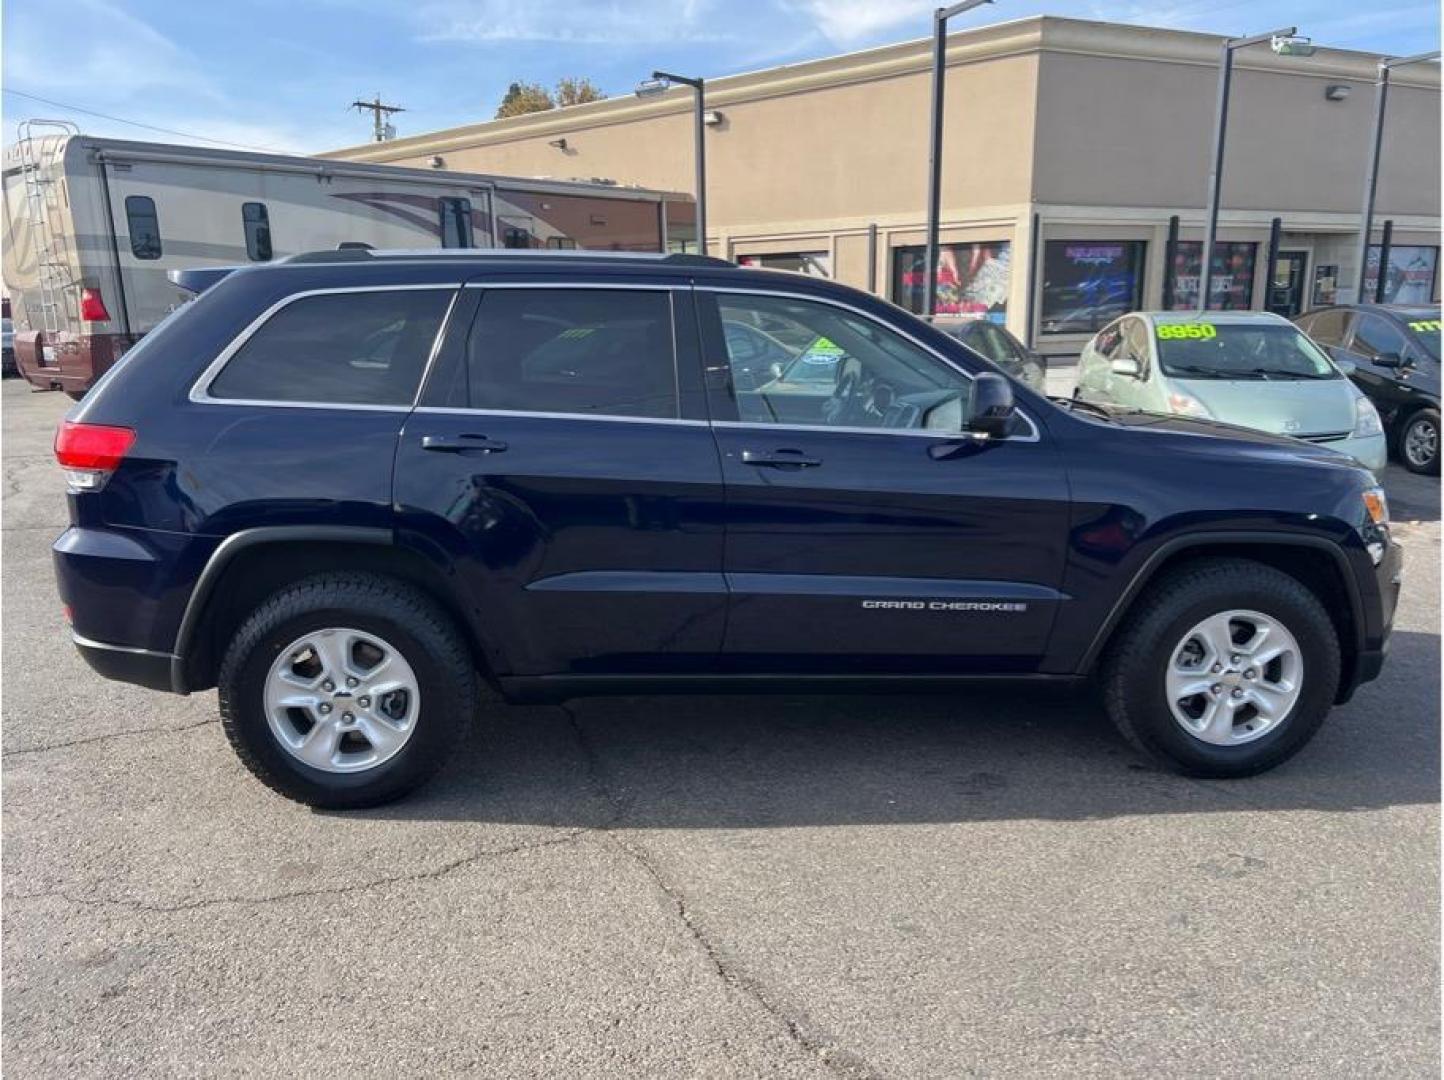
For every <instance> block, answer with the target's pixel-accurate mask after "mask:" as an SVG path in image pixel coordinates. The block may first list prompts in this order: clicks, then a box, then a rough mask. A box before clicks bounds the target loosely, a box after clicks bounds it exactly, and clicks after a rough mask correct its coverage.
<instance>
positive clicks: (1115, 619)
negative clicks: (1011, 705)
mask: <svg viewBox="0 0 1444 1080" xmlns="http://www.w3.org/2000/svg"><path fill="white" fill-rule="evenodd" d="M1215 544H1269V545H1273V546H1281V547H1308V548H1316V549H1318V550H1321V551H1326V552H1328V553H1329V556H1330V557H1331V558H1332V559H1333V560H1334V563H1335V565H1336V566H1337V567H1338V569H1339V573H1340V576H1341V577H1342V578H1343V580H1344V585H1345V591H1346V592H1347V593H1348V597H1349V611H1350V615H1351V616H1352V618H1353V623H1354V642H1353V645H1354V651H1355V653H1356V654H1357V653H1359V652H1361V651H1362V650H1363V648H1364V600H1363V597H1362V596H1360V595H1359V582H1358V579H1357V578H1356V577H1355V576H1354V570H1353V567H1351V566H1350V565H1349V559H1348V556H1347V555H1345V554H1344V549H1343V548H1341V547H1340V546H1339V545H1338V544H1337V543H1335V542H1334V541H1332V540H1329V539H1327V538H1325V537H1322V536H1309V535H1306V534H1304V533H1289V532H1237V531H1234V532H1201V533H1188V534H1186V535H1184V536H1175V537H1173V538H1172V539H1170V540H1165V541H1164V542H1163V543H1162V544H1160V545H1159V546H1158V547H1157V548H1156V549H1154V551H1153V552H1152V553H1151V554H1150V555H1149V556H1148V558H1146V559H1145V560H1144V561H1143V565H1142V566H1140V567H1139V568H1138V569H1137V571H1135V572H1134V575H1133V578H1132V579H1131V580H1130V581H1129V583H1128V586H1127V587H1126V588H1125V589H1124V590H1123V591H1122V592H1121V593H1119V594H1118V599H1117V600H1115V601H1114V602H1113V607H1112V608H1110V609H1109V611H1108V616H1107V617H1106V618H1105V619H1104V620H1103V622H1102V624H1101V625H1100V626H1099V627H1098V630H1097V632H1096V633H1095V634H1094V635H1093V640H1092V641H1091V642H1090V643H1089V645H1088V648H1087V650H1086V651H1085V652H1084V653H1083V657H1082V659H1081V660H1080V661H1079V662H1078V667H1077V674H1080V675H1083V674H1087V673H1088V672H1090V671H1092V670H1093V668H1094V666H1095V665H1096V664H1097V662H1098V657H1099V655H1100V654H1101V653H1102V651H1103V646H1104V645H1105V644H1106V643H1107V642H1108V639H1109V638H1110V637H1111V636H1112V635H1113V631H1114V630H1115V629H1117V627H1118V623H1119V622H1120V621H1121V620H1122V618H1123V616H1124V615H1125V614H1126V613H1127V611H1128V609H1129V607H1131V606H1132V604H1133V601H1134V600H1136V599H1137V598H1138V595H1139V594H1140V593H1141V592H1142V591H1143V590H1144V589H1145V588H1146V587H1147V586H1148V583H1149V582H1150V581H1151V580H1153V577H1154V575H1155V574H1157V572H1158V570H1159V568H1160V567H1161V566H1162V565H1163V563H1164V562H1166V561H1167V560H1168V558H1169V557H1170V556H1173V555H1176V554H1177V553H1178V552H1180V551H1185V550H1187V549H1188V548H1191V547H1210V546H1213V545H1215Z"/></svg>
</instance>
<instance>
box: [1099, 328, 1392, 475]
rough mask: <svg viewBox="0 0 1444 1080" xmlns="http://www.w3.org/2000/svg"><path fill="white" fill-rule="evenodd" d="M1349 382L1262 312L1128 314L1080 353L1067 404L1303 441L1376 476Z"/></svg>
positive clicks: (1370, 438) (1379, 429) (1374, 425)
mask: <svg viewBox="0 0 1444 1080" xmlns="http://www.w3.org/2000/svg"><path fill="white" fill-rule="evenodd" d="M1347 374H1348V372H1346V371H1344V370H1342V369H1341V367H1340V366H1339V365H1337V364H1336V363H1335V362H1334V361H1333V360H1331V359H1329V357H1328V355H1327V354H1326V353H1325V352H1324V351H1323V350H1322V349H1321V348H1319V347H1318V346H1317V345H1315V344H1314V343H1313V342H1312V341H1311V340H1309V338H1308V336H1307V335H1306V334H1304V333H1303V332H1302V331H1301V330H1299V328H1298V327H1296V326H1295V325H1294V324H1293V323H1291V322H1289V321H1288V320H1287V319H1285V318H1282V317H1281V316H1278V315H1274V314H1272V313H1270V312H1265V311H1210V312H1207V313H1199V312H1181V311H1135V312H1132V313H1130V314H1128V315H1124V316H1122V317H1121V318H1119V319H1115V320H1114V321H1113V322H1111V323H1109V324H1108V325H1107V326H1105V327H1104V328H1103V329H1102V330H1100V331H1099V332H1098V333H1097V334H1096V335H1094V337H1093V340H1092V341H1090V342H1089V343H1088V344H1087V345H1086V346H1085V347H1084V349H1083V355H1082V356H1081V357H1080V358H1079V361H1078V375H1077V386H1076V387H1075V388H1074V390H1073V396H1074V397H1075V398H1078V399H1079V400H1081V401H1086V402H1092V403H1094V404H1098V405H1116V406H1121V407H1124V408H1134V409H1141V410H1143V411H1144V412H1156V413H1178V414H1181V415H1185V416H1199V417H1204V418H1206V419H1212V420H1219V421H1222V422H1223V423H1226V424H1237V425H1239V426H1240V427H1248V428H1254V429H1255V430H1257V431H1267V432H1271V433H1273V434H1276V435H1291V436H1293V437H1294V438H1298V439H1307V440H1308V441H1309V442H1313V443H1318V444H1319V445H1321V446H1327V447H1329V448H1331V449H1334V450H1338V451H1341V452H1342V453H1345V454H1348V455H1349V456H1350V457H1352V458H1354V459H1355V460H1357V461H1358V462H1360V464H1362V465H1364V466H1365V467H1366V468H1368V469H1371V470H1372V471H1374V472H1375V473H1378V472H1380V471H1382V470H1383V468H1384V465H1385V463H1386V462H1387V460H1388V444H1387V441H1386V439H1385V437H1384V428H1383V425H1382V424H1381V423H1380V421H1379V414H1378V412H1377V410H1375V408H1374V405H1373V403H1372V402H1371V401H1369V399H1368V398H1367V397H1365V396H1364V395H1363V394H1362V393H1361V392H1360V391H1359V389H1358V388H1357V387H1356V386H1355V385H1354V384H1353V383H1352V382H1351V381H1350V380H1349V379H1347V378H1345V376H1346V375H1347Z"/></svg>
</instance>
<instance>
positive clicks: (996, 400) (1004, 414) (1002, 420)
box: [965, 372, 1014, 439]
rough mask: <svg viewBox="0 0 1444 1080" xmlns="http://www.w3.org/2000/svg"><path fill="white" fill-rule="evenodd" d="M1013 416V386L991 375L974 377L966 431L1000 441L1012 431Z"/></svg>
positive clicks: (1001, 377)
mask: <svg viewBox="0 0 1444 1080" xmlns="http://www.w3.org/2000/svg"><path fill="white" fill-rule="evenodd" d="M1013 415H1014V408H1013V386H1012V384H1011V383H1010V382H1008V380H1007V379H1005V378H1003V376H1001V375H993V374H991V373H989V372H984V373H983V374H981V375H977V376H975V377H974V379H973V398H972V401H971V403H970V405H969V408H968V416H967V424H966V426H965V430H966V431H968V432H971V433H972V434H973V435H976V436H978V437H979V438H983V439H1001V438H1003V437H1004V436H1006V435H1007V434H1008V432H1009V431H1010V430H1012V427H1013Z"/></svg>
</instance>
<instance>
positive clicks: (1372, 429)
mask: <svg viewBox="0 0 1444 1080" xmlns="http://www.w3.org/2000/svg"><path fill="white" fill-rule="evenodd" d="M1382 434H1384V423H1383V421H1382V420H1380V419H1379V410H1378V409H1376V408H1374V403H1373V402H1372V401H1370V400H1369V399H1368V398H1366V397H1364V395H1363V394H1360V395H1359V396H1358V397H1356V398H1355V399H1354V434H1353V437H1354V438H1356V439H1362V438H1365V437H1366V436H1369V435H1382Z"/></svg>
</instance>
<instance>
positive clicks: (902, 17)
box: [784, 0, 939, 46]
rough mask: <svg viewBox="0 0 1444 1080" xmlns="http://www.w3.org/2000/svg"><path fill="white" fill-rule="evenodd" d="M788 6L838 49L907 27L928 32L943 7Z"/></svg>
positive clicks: (886, 0)
mask: <svg viewBox="0 0 1444 1080" xmlns="http://www.w3.org/2000/svg"><path fill="white" fill-rule="evenodd" d="M784 6H785V7H786V8H788V9H789V10H791V11H794V12H796V13H797V14H798V15H800V16H802V17H803V18H805V19H807V20H808V21H809V22H811V23H812V24H813V25H814V26H816V27H817V30H818V32H819V33H821V34H822V36H823V37H825V38H826V39H827V40H828V41H830V42H832V43H833V44H834V45H844V46H846V45H855V44H857V43H858V42H860V41H863V40H866V39H868V38H872V37H874V36H875V35H877V34H880V33H883V32H884V31H890V30H895V29H898V28H900V27H903V26H907V27H910V28H916V27H924V28H925V27H926V26H927V25H928V19H927V16H928V15H929V14H930V13H931V12H932V11H933V9H934V8H936V7H938V6H939V5H938V4H937V3H936V2H935V0H786V2H785V4H784ZM908 36H909V37H912V36H916V35H914V34H909V35H908Z"/></svg>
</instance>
